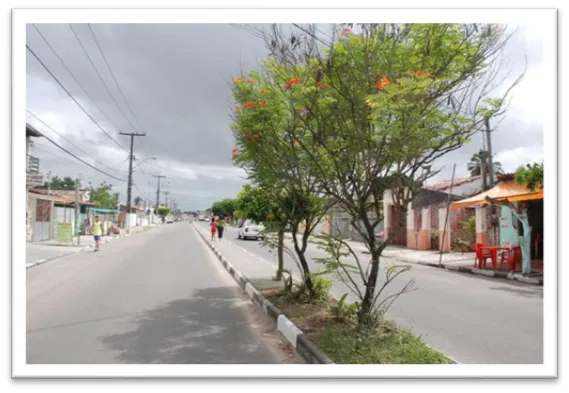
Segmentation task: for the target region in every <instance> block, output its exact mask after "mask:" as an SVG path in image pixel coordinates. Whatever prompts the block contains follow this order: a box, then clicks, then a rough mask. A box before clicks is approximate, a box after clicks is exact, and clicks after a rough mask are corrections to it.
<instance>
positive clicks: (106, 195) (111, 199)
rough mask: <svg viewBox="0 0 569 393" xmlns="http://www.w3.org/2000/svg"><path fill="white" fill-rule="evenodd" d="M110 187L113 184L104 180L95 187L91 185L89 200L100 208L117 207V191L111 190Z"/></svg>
mask: <svg viewBox="0 0 569 393" xmlns="http://www.w3.org/2000/svg"><path fill="white" fill-rule="evenodd" d="M112 189H113V186H112V185H110V184H107V183H106V182H102V183H101V185H100V186H99V187H97V188H93V187H91V190H90V197H89V201H90V202H93V203H94V204H95V205H97V207H99V208H102V209H115V210H116V209H118V208H119V193H118V192H115V193H113V192H111V191H112Z"/></svg>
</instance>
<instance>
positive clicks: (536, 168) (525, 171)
mask: <svg viewBox="0 0 569 393" xmlns="http://www.w3.org/2000/svg"><path fill="white" fill-rule="evenodd" d="M515 180H516V182H518V183H521V184H525V185H526V186H527V187H528V188H529V189H530V190H531V191H536V190H543V163H541V164H538V163H533V164H526V166H520V167H519V168H518V169H517V170H516V174H515Z"/></svg>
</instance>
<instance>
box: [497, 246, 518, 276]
mask: <svg viewBox="0 0 569 393" xmlns="http://www.w3.org/2000/svg"><path fill="white" fill-rule="evenodd" d="M504 262H508V268H509V269H510V271H511V272H513V271H515V270H516V266H517V265H521V263H522V249H521V247H519V246H516V247H512V248H510V249H509V250H504V251H502V253H501V257H500V271H502V270H503V269H504Z"/></svg>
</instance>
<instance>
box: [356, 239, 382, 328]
mask: <svg viewBox="0 0 569 393" xmlns="http://www.w3.org/2000/svg"><path fill="white" fill-rule="evenodd" d="M378 273H379V253H378V252H377V251H375V250H373V251H371V271H370V273H369V277H368V280H367V285H366V291H365V295H364V298H363V299H362V304H361V306H360V310H359V312H358V327H360V328H363V329H367V328H370V327H372V326H373V318H372V311H373V310H372V307H373V299H374V297H375V285H376V283H377V275H378Z"/></svg>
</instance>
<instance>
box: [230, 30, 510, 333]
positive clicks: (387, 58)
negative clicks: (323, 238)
mask: <svg viewBox="0 0 569 393" xmlns="http://www.w3.org/2000/svg"><path fill="white" fill-rule="evenodd" d="M341 28H342V33H341V35H340V36H339V37H336V36H334V37H333V40H332V41H331V43H330V45H329V46H328V47H327V48H325V49H324V50H323V48H322V46H321V45H320V44H319V43H318V42H317V41H318V40H319V37H318V36H317V35H316V33H315V32H316V27H315V26H314V25H312V26H307V27H305V28H302V29H301V32H300V33H297V32H293V33H292V34H291V35H286V34H283V33H281V32H280V31H279V29H278V28H277V27H276V26H273V29H272V32H270V33H269V34H267V35H266V38H267V39H266V42H267V45H268V48H269V49H270V51H271V55H272V57H273V59H272V60H270V61H268V62H267V65H266V66H265V70H266V73H267V78H268V79H270V80H271V81H273V85H272V86H273V87H274V88H273V90H279V91H280V92H279V93H278V94H277V93H275V94H274V97H277V98H280V97H282V99H281V100H277V104H278V109H279V116H276V114H275V113H270V114H266V116H267V118H268V119H269V122H261V121H260V120H262V119H260V118H255V119H256V124H257V125H258V127H262V130H260V131H261V132H263V134H262V136H261V137H260V138H261V139H262V140H265V135H266V132H265V130H267V129H272V127H270V121H271V120H273V121H280V119H281V118H283V117H284V118H285V119H292V120H289V122H290V123H292V126H290V127H286V131H287V137H288V138H287V139H285V140H287V141H289V142H290V144H291V145H292V147H293V148H294V150H295V154H296V155H295V157H297V161H296V162H298V163H299V164H300V165H299V166H300V170H296V169H297V168H294V167H288V166H285V165H284V163H282V162H280V161H278V159H279V158H280V157H281V156H283V155H284V156H285V157H288V156H290V155H289V154H285V153H282V150H283V149H285V148H287V147H288V146H287V144H283V143H281V144H278V141H275V140H274V139H270V144H271V145H273V146H278V149H277V150H276V151H274V152H273V159H275V157H276V158H277V159H276V160H275V161H278V162H279V165H280V166H281V167H285V168H286V171H285V172H284V173H285V174H288V175H289V176H290V177H293V178H294V179H296V180H297V181H300V180H299V179H303V176H305V177H306V178H307V179H309V181H310V182H311V185H312V189H313V190H317V193H319V195H326V196H327V197H328V198H329V199H330V200H333V201H335V202H336V203H338V205H339V206H340V207H341V208H342V209H343V210H344V211H345V212H346V213H347V214H348V215H349V216H350V217H351V225H352V227H353V228H354V230H355V231H357V232H358V233H359V235H360V236H361V237H362V238H363V241H364V243H365V245H366V247H367V248H368V250H369V251H370V254H371V261H370V263H369V264H365V265H363V264H362V263H360V261H359V258H358V257H357V256H356V255H355V253H353V252H350V253H351V254H352V255H353V256H354V257H355V260H356V265H357V266H356V267H355V269H354V270H349V269H343V267H342V266H341V265H342V260H341V258H340V257H341V256H342V255H341V254H338V253H335V254H333V253H332V254H333V255H332V257H333V258H332V261H330V264H329V265H330V266H333V267H334V266H340V269H343V270H344V272H345V273H346V274H348V276H349V282H351V283H352V284H353V286H354V287H355V288H356V289H357V290H356V293H357V294H358V297H359V298H360V305H359V311H358V323H359V326H360V327H371V326H374V323H375V321H376V320H377V319H376V318H375V315H376V313H377V312H379V313H383V312H384V305H385V299H384V300H379V297H380V295H381V293H382V291H383V289H384V288H385V285H383V286H382V287H380V288H379V290H378V288H376V287H377V281H378V275H379V272H380V264H379V262H380V256H381V254H382V252H383V250H384V248H385V247H386V245H387V244H389V243H390V242H391V240H392V239H393V237H394V235H395V234H396V233H397V232H398V230H399V229H400V228H401V227H402V225H404V221H405V218H406V213H407V206H408V204H409V203H410V202H411V201H412V199H413V197H414V196H415V194H416V193H417V192H418V190H419V189H420V187H421V184H423V183H424V182H425V180H427V179H429V178H431V177H432V176H434V175H435V174H436V173H437V171H436V170H433V169H432V168H433V165H434V164H435V163H436V162H437V160H438V159H439V158H441V157H443V156H444V155H445V154H447V153H449V152H451V151H453V150H456V149H459V148H460V147H461V146H463V145H464V144H465V143H467V142H468V141H469V140H470V138H471V137H472V136H473V135H474V134H475V133H477V132H479V131H480V130H481V129H483V126H484V123H485V122H486V121H487V120H488V119H490V118H492V117H495V116H498V115H500V114H501V113H503V108H504V105H505V98H506V95H504V96H502V97H500V98H498V99H491V98H488V94H489V92H490V91H491V90H492V88H494V87H495V86H493V84H492V80H493V77H494V76H495V71H496V70H497V67H496V64H497V63H496V59H497V58H498V54H499V53H500V50H501V49H502V47H503V45H504V44H505V42H506V39H504V35H503V33H504V27H503V26H498V25H476V24H468V25H462V24H379V25H378V24H360V25H357V26H353V25H346V26H341ZM352 28H353V29H354V31H352ZM506 38H507V37H506ZM516 83H517V81H516ZM271 91H272V90H271V89H269V92H271ZM508 92H509V90H508ZM506 94H507V93H506ZM268 106H271V104H270V102H269V104H268ZM241 112H242V111H239V114H240V113H241ZM243 112H245V111H243ZM246 113H249V112H246ZM248 130H255V131H256V132H257V131H258V128H255V124H252V123H249V124H248V127H247V128H242V131H248ZM266 144H267V145H268V144H269V143H266ZM266 144H265V143H263V144H259V146H263V148H264V147H265V145H266ZM257 152H258V150H257V149H256V150H255V154H256V153H257ZM285 162H286V160H285ZM388 194H389V195H390V199H391V200H392V201H393V202H394V207H395V208H396V209H398V211H399V216H400V218H401V219H400V221H399V222H395V223H393V224H394V227H393V228H392V229H393V231H392V232H390V233H389V236H388V237H387V239H385V241H378V239H377V237H376V227H377V226H378V225H379V224H380V223H381V222H382V221H383V219H384V215H385V212H384V211H383V205H384V195H388ZM332 240H333V239H332ZM344 246H345V245H344ZM329 251H331V248H330V247H329ZM334 255H336V257H334ZM366 265H367V266H366ZM401 271H404V269H403V270H401ZM388 272H390V276H389V277H390V279H389V280H387V281H386V282H391V281H390V280H392V279H393V277H394V275H395V273H393V270H388ZM354 273H355V274H357V275H359V276H360V278H361V280H362V284H363V285H358V284H357V282H356V280H355V279H354V277H353V276H352V274H354ZM359 288H364V289H363V290H361V291H360V290H359ZM405 289H406V288H404V290H405ZM388 298H391V295H390V296H388Z"/></svg>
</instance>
